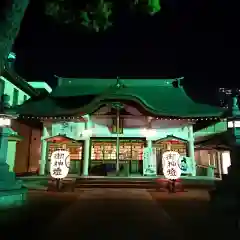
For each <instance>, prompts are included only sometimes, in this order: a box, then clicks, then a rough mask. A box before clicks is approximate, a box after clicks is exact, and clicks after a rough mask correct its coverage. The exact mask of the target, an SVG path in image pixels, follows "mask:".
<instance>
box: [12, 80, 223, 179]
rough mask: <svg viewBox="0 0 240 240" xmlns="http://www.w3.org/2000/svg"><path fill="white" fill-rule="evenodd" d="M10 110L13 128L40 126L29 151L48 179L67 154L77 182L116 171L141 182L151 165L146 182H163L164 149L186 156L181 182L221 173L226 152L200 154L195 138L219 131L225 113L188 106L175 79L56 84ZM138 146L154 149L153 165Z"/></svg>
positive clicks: (203, 106)
mask: <svg viewBox="0 0 240 240" xmlns="http://www.w3.org/2000/svg"><path fill="white" fill-rule="evenodd" d="M15 109H16V112H17V113H18V114H19V118H18V119H19V121H27V122H32V123H34V122H36V123H38V122H41V123H42V124H43V129H42V136H41V146H39V148H38V149H35V151H39V153H40V159H35V160H33V161H35V163H36V162H38V161H39V169H38V172H39V174H41V175H48V174H49V165H50V164H49V163H50V158H51V154H52V153H53V152H54V151H55V150H57V149H65V150H68V151H69V153H70V159H71V164H70V174H75V175H79V176H80V175H81V176H91V175H96V174H97V175H99V171H98V169H101V168H104V169H105V172H106V175H107V176H116V170H117V171H118V175H120V176H129V177H131V176H145V175H147V168H149V166H153V165H154V168H155V171H153V172H152V173H151V175H152V176H157V175H162V174H163V169H162V154H163V153H164V152H165V151H167V150H172V151H177V152H179V154H180V155H181V156H183V157H186V159H187V168H186V169H185V170H184V172H183V175H186V176H193V177H198V176H204V177H211V178H214V177H218V176H219V175H220V174H221V173H222V172H223V166H224V163H223V162H224V158H223V157H222V154H225V152H226V151H228V149H226V150H224V151H223V150H219V149H212V148H211V149H208V148H205V147H203V146H202V143H200V140H199V138H201V137H204V136H205V137H206V136H207V135H208V134H207V132H209V129H210V128H211V127H212V126H219V129H220V128H221V129H222V130H221V131H224V128H225V126H226V121H225V120H224V117H223V116H224V113H225V109H223V108H220V107H215V106H210V105H206V104H200V103H196V102H194V101H193V100H192V99H191V98H190V97H189V96H188V95H187V94H186V93H185V91H184V89H183V87H182V86H181V83H180V80H176V79H124V80H119V79H74V78H61V77H59V78H58V85H57V87H56V88H55V89H53V91H52V92H50V93H49V94H48V95H45V96H42V97H33V98H32V99H29V100H27V101H25V102H24V103H23V104H22V105H20V106H17V107H16V108H15ZM203 122H204V123H205V125H204V126H205V127H201V126H202V123H203ZM206 127H208V130H206ZM215 128H216V127H215ZM212 131H213V134H215V133H214V131H215V130H212ZM195 142H196V143H198V144H195ZM195 145H196V146H195ZM145 147H149V148H150V149H154V152H155V153H156V162H155V163H152V162H150V160H149V159H144V157H143V152H144V148H145ZM204 154H205V155H204ZM151 161H152V160H151ZM15 164H17V163H15ZM35 165H36V164H35ZM106 175H105V176H106Z"/></svg>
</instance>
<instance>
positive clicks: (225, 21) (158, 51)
mask: <svg viewBox="0 0 240 240" xmlns="http://www.w3.org/2000/svg"><path fill="white" fill-rule="evenodd" d="M161 2H162V4H161V5H162V10H161V11H160V12H159V13H158V14H156V15H155V16H153V17H150V16H145V15H143V14H137V13H134V12H129V11H128V9H126V8H124V6H123V5H122V6H120V5H119V6H118V7H116V11H115V15H114V16H113V18H114V24H113V27H112V28H110V29H109V30H107V31H106V32H103V33H91V32H89V31H87V30H86V29H85V28H83V27H81V26H80V25H78V26H71V27H69V26H68V27H67V26H66V25H63V24H59V23H57V22H56V21H54V20H53V19H51V18H50V17H47V16H45V14H44V7H43V4H42V3H41V1H34V2H33V1H32V2H31V3H30V6H29V8H28V10H27V12H26V14H25V17H24V20H23V22H22V26H21V31H20V34H19V36H18V38H17V40H16V42H15V46H14V50H15V52H16V54H17V60H16V63H15V69H16V71H17V73H18V74H20V75H21V76H23V77H24V78H26V79H27V80H31V81H37V80H44V81H46V82H48V83H49V84H50V85H51V86H52V87H54V86H55V84H56V79H55V78H54V75H58V76H65V77H79V78H81V77H96V78H105V77H109V78H116V76H120V77H122V78H133V77H134V78H147V77H152V78H166V77H181V76H184V77H185V83H186V84H185V87H186V89H187V90H189V91H194V95H195V96H197V95H199V96H200V97H201V95H204V97H206V95H209V94H210V95H211V93H212V92H213V91H215V90H214V89H216V87H222V86H237V85H239V75H238V65H239V60H238V58H239V53H240V51H239V40H240V38H239V34H238V31H239V8H238V5H237V1H231V0H228V1H223V0H194V1H193V0H165V1H164V0H162V1H161Z"/></svg>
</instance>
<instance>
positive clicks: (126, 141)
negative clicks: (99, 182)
mask: <svg viewBox="0 0 240 240" xmlns="http://www.w3.org/2000/svg"><path fill="white" fill-rule="evenodd" d="M144 145H145V139H144V138H120V148H119V170H120V175H121V176H129V175H142V174H143V161H142V160H143V149H144ZM90 172H92V174H97V172H102V174H101V175H105V176H109V175H115V174H116V140H115V139H113V138H92V139H91V159H90Z"/></svg>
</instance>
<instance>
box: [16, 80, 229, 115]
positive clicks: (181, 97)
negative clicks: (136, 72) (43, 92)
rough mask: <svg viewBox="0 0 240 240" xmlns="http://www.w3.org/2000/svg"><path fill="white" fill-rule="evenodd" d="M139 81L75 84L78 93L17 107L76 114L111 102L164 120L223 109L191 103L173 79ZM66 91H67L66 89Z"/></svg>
mask: <svg viewBox="0 0 240 240" xmlns="http://www.w3.org/2000/svg"><path fill="white" fill-rule="evenodd" d="M99 81H100V80H99ZM141 81H143V82H145V85H144V84H139V85H131V84H128V82H127V81H124V84H122V85H121V84H120V85H119V83H117V85H116V86H110V87H108V88H103V89H101V91H100V90H99V89H98V88H96V86H94V85H90V84H89V86H88V88H87V87H86V86H85V88H84V89H81V88H79V90H78V89H76V87H75V88H73V89H76V91H78V96H76V95H75V96H69V97H66V96H65V97H62V96H57V95H56V94H54V92H53V93H52V94H51V95H50V96H48V97H45V98H44V99H42V100H38V101H27V102H26V103H25V104H23V105H22V106H20V107H19V108H18V109H17V112H18V113H19V114H20V115H23V116H24V117H25V116H31V117H57V118H61V117H63V116H68V117H69V116H75V117H76V116H78V117H79V116H81V115H86V114H93V113H95V112H96V111H97V110H98V109H99V108H100V107H102V106H105V105H109V104H111V103H113V102H121V103H127V104H131V105H135V106H137V108H139V109H142V110H144V114H145V115H148V116H155V117H162V118H166V119H167V118H172V119H192V120H194V119H198V120H201V119H205V118H208V119H214V118H216V119H218V118H221V116H222V115H223V113H224V111H225V110H224V109H222V108H219V107H214V106H209V105H206V104H199V103H195V102H193V101H192V100H191V99H190V98H189V97H188V96H187V95H186V94H185V92H184V90H183V89H182V87H181V86H179V87H173V86H172V82H171V83H170V84H165V85H164V86H163V85H161V84H160V85H159V86H158V85H151V84H148V83H147V81H144V80H141ZM141 81H139V82H141ZM160 82H161V81H160ZM135 83H137V81H135ZM156 83H157V81H156ZM65 91H66V92H68V91H67V90H66V89H65ZM79 91H80V92H79ZM99 91H100V92H99ZM70 95H71V94H70Z"/></svg>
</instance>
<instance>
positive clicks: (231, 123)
mask: <svg viewBox="0 0 240 240" xmlns="http://www.w3.org/2000/svg"><path fill="white" fill-rule="evenodd" d="M234 127H240V121H229V122H228V128H234Z"/></svg>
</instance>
